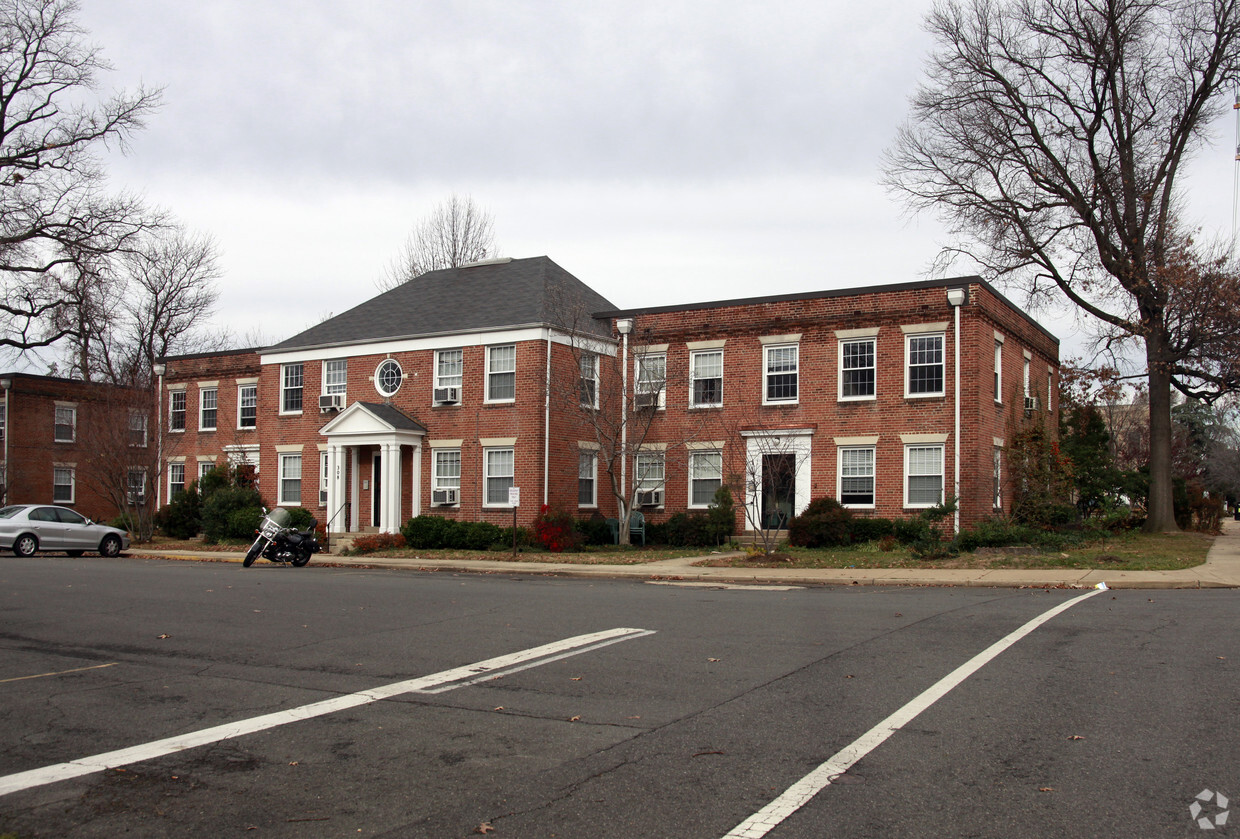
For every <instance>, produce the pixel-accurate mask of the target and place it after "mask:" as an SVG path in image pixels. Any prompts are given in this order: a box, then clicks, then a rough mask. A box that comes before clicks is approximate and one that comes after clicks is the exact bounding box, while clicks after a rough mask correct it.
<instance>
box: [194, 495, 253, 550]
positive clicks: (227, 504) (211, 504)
mask: <svg viewBox="0 0 1240 839" xmlns="http://www.w3.org/2000/svg"><path fill="white" fill-rule="evenodd" d="M262 507H263V499H262V497H261V496H260V495H259V494H258V490H255V489H253V488H249V487H221V488H219V489H217V490H215V491H214V492H213V493H212V494H211V496H210V497H209V498H207V499H206V501H205V502H204V503H203V505H202V533H203V538H204V540H205V541H206V542H207V543H209V544H211V543H215V542H219V541H221V540H224V539H252V538H254V529H255V528H256V527H258V522H259V520H260V519H262V517H263V509H262Z"/></svg>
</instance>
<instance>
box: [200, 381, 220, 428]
mask: <svg viewBox="0 0 1240 839" xmlns="http://www.w3.org/2000/svg"><path fill="white" fill-rule="evenodd" d="M219 393H220V392H219V389H218V388H214V387H204V388H201V389H199V391H198V430H199V431H214V430H215V415H216V406H217V405H218V404H219Z"/></svg>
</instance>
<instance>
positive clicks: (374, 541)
mask: <svg viewBox="0 0 1240 839" xmlns="http://www.w3.org/2000/svg"><path fill="white" fill-rule="evenodd" d="M403 547H406V544H405V537H404V536H401V535H400V534H399V533H377V534H375V535H373V536H358V537H357V538H356V539H354V540H353V547H352V548H350V550H351V551H352V552H353V553H355V554H372V553H375V552H376V551H386V550H387V549H389V548H403Z"/></svg>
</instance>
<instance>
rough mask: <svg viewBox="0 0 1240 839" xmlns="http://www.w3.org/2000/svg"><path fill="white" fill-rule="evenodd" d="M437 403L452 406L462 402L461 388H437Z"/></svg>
mask: <svg viewBox="0 0 1240 839" xmlns="http://www.w3.org/2000/svg"><path fill="white" fill-rule="evenodd" d="M435 401H436V402H438V403H440V404H441V405H452V404H455V403H457V402H460V401H461V389H460V388H459V387H437V388H435Z"/></svg>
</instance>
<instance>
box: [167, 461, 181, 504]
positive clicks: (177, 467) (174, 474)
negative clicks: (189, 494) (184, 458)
mask: <svg viewBox="0 0 1240 839" xmlns="http://www.w3.org/2000/svg"><path fill="white" fill-rule="evenodd" d="M183 492H185V464H184V463H179V462H177V463H169V464H168V500H169V501H171V500H172V499H174V498H176V497H177V496H178V495H180V494H181V493H183Z"/></svg>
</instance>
